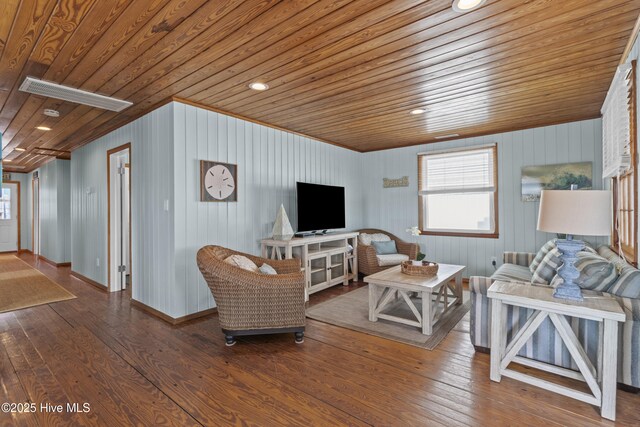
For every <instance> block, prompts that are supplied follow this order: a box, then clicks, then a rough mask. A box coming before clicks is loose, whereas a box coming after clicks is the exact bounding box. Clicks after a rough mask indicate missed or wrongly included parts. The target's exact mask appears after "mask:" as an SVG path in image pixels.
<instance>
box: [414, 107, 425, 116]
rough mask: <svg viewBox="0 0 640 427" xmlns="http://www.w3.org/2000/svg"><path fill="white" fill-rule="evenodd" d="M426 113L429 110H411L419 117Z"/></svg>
mask: <svg viewBox="0 0 640 427" xmlns="http://www.w3.org/2000/svg"><path fill="white" fill-rule="evenodd" d="M426 111H427V110H425V109H423V108H416V109H415V110H411V114H414V115H418V114H422V113H425V112H426Z"/></svg>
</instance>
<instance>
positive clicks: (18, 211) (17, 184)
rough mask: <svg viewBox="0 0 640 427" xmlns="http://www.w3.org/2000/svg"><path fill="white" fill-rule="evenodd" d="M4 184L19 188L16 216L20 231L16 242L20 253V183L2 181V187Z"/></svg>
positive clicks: (17, 250)
mask: <svg viewBox="0 0 640 427" xmlns="http://www.w3.org/2000/svg"><path fill="white" fill-rule="evenodd" d="M4 184H14V185H15V186H16V188H17V198H16V200H17V202H18V204H17V208H18V209H17V214H16V220H17V221H18V230H17V234H18V236H17V241H16V252H20V181H2V185H4ZM13 200H14V199H13V197H12V199H11V201H12V204H13ZM9 252H14V251H9Z"/></svg>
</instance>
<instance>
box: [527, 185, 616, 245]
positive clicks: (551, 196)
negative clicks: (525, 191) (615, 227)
mask: <svg viewBox="0 0 640 427" xmlns="http://www.w3.org/2000/svg"><path fill="white" fill-rule="evenodd" d="M612 209H613V207H612V204H611V192H610V191H601V190H573V191H571V190H543V191H542V195H541V197H540V212H539V214H538V230H540V231H547V232H549V233H562V234H573V235H583V236H608V235H610V234H611V226H612Z"/></svg>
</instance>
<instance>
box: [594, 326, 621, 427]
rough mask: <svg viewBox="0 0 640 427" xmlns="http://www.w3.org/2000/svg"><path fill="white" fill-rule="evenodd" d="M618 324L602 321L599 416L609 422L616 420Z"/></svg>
mask: <svg viewBox="0 0 640 427" xmlns="http://www.w3.org/2000/svg"><path fill="white" fill-rule="evenodd" d="M617 341H618V322H616V321H615V320H607V319H605V320H604V339H603V346H602V348H599V349H598V351H601V352H603V353H602V407H601V408H600V409H601V412H600V414H601V415H602V417H603V418H607V419H609V420H611V421H615V419H616V382H617V375H616V370H617V367H618V351H617V348H618V345H617V344H618V342H617Z"/></svg>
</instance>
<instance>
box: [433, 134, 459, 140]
mask: <svg viewBox="0 0 640 427" xmlns="http://www.w3.org/2000/svg"><path fill="white" fill-rule="evenodd" d="M456 136H460V135H459V134H457V133H450V134H449V135H440V136H436V137H435V138H436V139H445V138H455V137H456Z"/></svg>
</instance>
